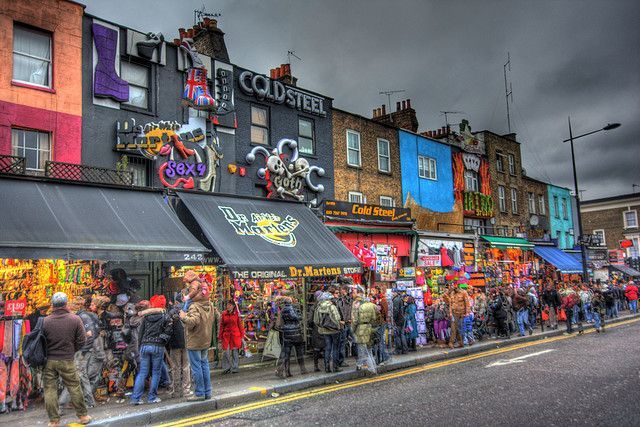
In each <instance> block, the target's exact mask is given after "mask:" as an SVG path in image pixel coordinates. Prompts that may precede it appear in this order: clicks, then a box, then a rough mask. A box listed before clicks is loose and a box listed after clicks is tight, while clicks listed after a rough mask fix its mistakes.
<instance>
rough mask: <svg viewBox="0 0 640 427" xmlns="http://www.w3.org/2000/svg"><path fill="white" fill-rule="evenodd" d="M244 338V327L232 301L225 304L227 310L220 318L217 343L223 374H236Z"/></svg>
mask: <svg viewBox="0 0 640 427" xmlns="http://www.w3.org/2000/svg"><path fill="white" fill-rule="evenodd" d="M243 337H244V326H243V325H242V319H241V318H240V312H239V311H238V308H237V307H236V303H235V302H234V301H233V300H229V301H228V302H227V309H226V310H225V311H223V312H222V315H221V316H220V332H219V333H218V341H219V342H220V345H221V346H222V351H223V359H222V368H223V369H224V371H223V374H228V373H229V372H231V373H232V374H237V373H238V350H239V349H240V348H242V338H243Z"/></svg>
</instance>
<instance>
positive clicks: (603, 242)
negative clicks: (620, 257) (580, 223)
mask: <svg viewBox="0 0 640 427" xmlns="http://www.w3.org/2000/svg"><path fill="white" fill-rule="evenodd" d="M600 232H601V233H600ZM593 234H602V239H601V241H600V243H601V245H602V246H607V238H606V235H605V232H604V228H597V229H595V230H593Z"/></svg>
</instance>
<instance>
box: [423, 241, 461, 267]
mask: <svg viewBox="0 0 640 427" xmlns="http://www.w3.org/2000/svg"><path fill="white" fill-rule="evenodd" d="M435 257H438V258H439V261H438V260H436V258H435ZM434 264H435V265H434ZM464 265H465V249H464V244H463V242H462V241H460V240H438V239H420V240H419V241H418V267H463V266H464Z"/></svg>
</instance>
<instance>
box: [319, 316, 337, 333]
mask: <svg viewBox="0 0 640 427" xmlns="http://www.w3.org/2000/svg"><path fill="white" fill-rule="evenodd" d="M318 326H319V327H321V328H324V329H327V330H329V331H335V332H339V331H340V325H337V324H336V322H335V321H334V320H333V319H332V318H331V314H330V313H320V324H319V325H318Z"/></svg>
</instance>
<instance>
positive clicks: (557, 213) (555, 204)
mask: <svg viewBox="0 0 640 427" xmlns="http://www.w3.org/2000/svg"><path fill="white" fill-rule="evenodd" d="M553 211H554V212H553V217H554V218H556V219H560V202H559V201H558V196H553Z"/></svg>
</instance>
